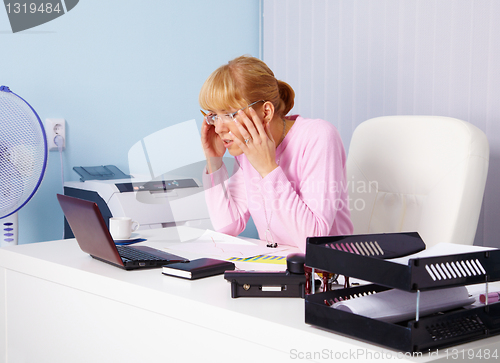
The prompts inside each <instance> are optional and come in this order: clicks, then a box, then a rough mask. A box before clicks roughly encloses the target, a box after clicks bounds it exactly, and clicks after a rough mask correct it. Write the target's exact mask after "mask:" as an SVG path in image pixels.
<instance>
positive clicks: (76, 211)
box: [57, 194, 188, 270]
mask: <svg viewBox="0 0 500 363" xmlns="http://www.w3.org/2000/svg"><path fill="white" fill-rule="evenodd" d="M57 199H58V200H59V204H60V205H61V208H62V210H63V212H64V215H65V216H66V220H67V221H68V224H69V226H70V227H71V230H72V231H73V234H74V235H75V238H76V241H77V242H78V244H79V245H80V248H81V249H82V251H83V252H86V253H88V254H90V255H91V256H92V257H93V258H95V259H97V260H100V261H103V262H107V263H109V264H111V265H114V266H118V267H120V268H123V269H125V270H136V269H144V268H155V267H162V266H163V265H167V264H170V263H174V262H188V260H187V259H185V258H183V257H179V256H176V255H173V254H171V253H167V252H163V251H160V250H158V249H155V248H151V247H147V246H117V245H116V244H115V242H114V241H113V238H112V237H111V234H110V233H109V230H108V228H107V227H106V222H104V218H103V217H102V214H101V211H100V210H99V207H98V206H97V204H96V203H94V202H90V201H88V200H83V199H79V198H74V197H68V196H67V195H61V194H57Z"/></svg>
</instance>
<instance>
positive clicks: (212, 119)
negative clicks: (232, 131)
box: [201, 100, 266, 125]
mask: <svg viewBox="0 0 500 363" xmlns="http://www.w3.org/2000/svg"><path fill="white" fill-rule="evenodd" d="M259 102H266V101H264V100H259V101H255V102H253V103H251V104H249V105H248V106H245V107H243V108H240V109H239V110H238V111H236V112H233V113H228V114H226V115H212V114H208V115H206V114H205V112H203V111H201V113H203V115H205V121H206V122H207V124H209V125H215V122H217V121H222V122H223V123H224V122H230V121H234V118H235V117H236V115H237V114H238V112H239V111H241V110H244V109H245V108H248V107H250V106H253V105H255V104H256V103H259Z"/></svg>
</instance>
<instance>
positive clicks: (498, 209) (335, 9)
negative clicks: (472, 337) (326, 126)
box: [262, 0, 500, 247]
mask: <svg viewBox="0 0 500 363" xmlns="http://www.w3.org/2000/svg"><path fill="white" fill-rule="evenodd" d="M498 19H500V1H498V0H411V1H406V0H263V46H262V48H263V50H262V53H263V60H264V61H265V62H266V63H267V64H268V65H269V66H270V67H271V69H273V71H274V72H275V75H276V77H277V78H279V79H282V80H284V81H286V82H288V83H289V84H290V85H291V86H292V87H293V88H294V89H295V91H296V103H295V107H294V109H293V110H292V112H293V113H298V114H301V115H302V116H304V117H309V118H322V119H325V120H327V121H329V122H331V123H332V124H334V125H335V126H336V127H337V128H338V130H339V132H340V134H341V136H342V139H343V142H344V145H345V148H346V151H347V150H348V149H349V142H350V139H351V136H352V133H353V131H354V129H355V128H356V126H358V125H359V124H360V123H361V122H363V121H365V120H367V119H370V118H373V117H378V116H384V115H403V114H408V115H410V114H419V115H440V116H449V117H455V118H458V119H462V120H464V121H468V122H470V123H472V124H473V125H475V126H477V127H479V128H480V129H481V130H483V131H484V132H485V133H486V135H487V137H488V140H489V143H490V166H489V173H488V181H487V185H486V191H485V198H484V202H483V210H482V213H481V217H480V221H479V225H478V231H477V236H476V241H475V244H476V245H485V246H494V247H500V239H499V238H498V237H499V236H500V22H499V21H498Z"/></svg>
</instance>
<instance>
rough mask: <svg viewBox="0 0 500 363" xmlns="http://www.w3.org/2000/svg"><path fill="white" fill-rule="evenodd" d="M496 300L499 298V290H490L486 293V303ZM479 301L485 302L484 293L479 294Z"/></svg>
mask: <svg viewBox="0 0 500 363" xmlns="http://www.w3.org/2000/svg"><path fill="white" fill-rule="evenodd" d="M498 300H500V291H499V292H490V293H489V294H488V304H490V303H494V302H497V301H498ZM479 301H480V302H481V303H482V304H486V295H485V294H481V295H479Z"/></svg>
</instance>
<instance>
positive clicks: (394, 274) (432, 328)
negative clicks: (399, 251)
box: [305, 234, 500, 352]
mask: <svg viewBox="0 0 500 363" xmlns="http://www.w3.org/2000/svg"><path fill="white" fill-rule="evenodd" d="M361 236H363V238H366V239H370V238H371V239H373V238H377V241H378V243H379V244H380V245H381V247H382V248H384V246H383V239H384V235H383V234H377V235H359V236H356V237H359V238H361ZM350 237H352V236H346V238H350ZM338 238H340V237H332V239H338ZM328 243H330V242H329V239H328V238H326V237H310V238H308V239H307V245H306V265H307V266H309V267H312V268H316V269H321V270H326V271H330V272H333V273H339V274H343V275H346V276H350V277H354V278H358V279H361V280H365V281H370V282H373V283H374V284H369V285H363V286H357V287H352V288H347V289H339V290H334V291H328V292H323V293H317V294H312V295H307V296H306V298H305V322H306V324H310V325H314V326H318V327H321V328H325V329H327V330H331V331H333V332H337V333H341V334H344V335H347V336H351V337H354V338H358V339H362V340H365V341H368V342H371V343H375V344H379V345H382V346H386V347H389V348H393V349H395V350H398V351H406V352H423V351H427V350H434V349H438V348H443V347H449V346H453V345H456V344H460V343H465V342H469V341H473V340H478V339H482V338H486V337H490V336H493V335H498V334H500V303H495V304H490V305H487V306H479V307H475V308H473V307H469V308H460V309H455V310H452V311H448V312H446V313H440V314H434V315H429V316H425V317H421V318H420V319H419V321H418V322H417V321H415V319H413V320H408V321H406V322H402V323H387V322H383V321H380V320H376V319H371V318H367V317H364V316H361V315H357V314H353V313H349V312H345V311H341V310H337V309H333V308H331V307H330V306H328V305H326V304H325V300H326V301H329V300H330V299H333V300H335V298H337V299H339V298H342V299H344V300H345V299H350V298H356V296H362V295H363V294H364V293H368V292H370V293H373V292H380V291H383V290H387V289H390V288H396V289H400V290H404V291H409V292H416V291H417V290H421V291H424V290H432V289H438V288H445V287H452V286H461V285H472V284H477V283H485V282H486V281H488V282H492V281H498V280H500V250H489V251H481V252H471V253H462V254H456V255H448V256H439V257H425V258H416V259H410V260H409V262H408V265H401V264H397V263H394V262H391V261H386V260H383V259H380V258H375V257H373V256H363V255H357V254H353V253H350V252H345V251H339V250H335V249H332V248H328V247H325V246H326V245H327V244H328ZM458 264H460V266H461V267H459V266H458ZM464 265H465V266H466V267H467V269H466V268H465V267H463V266H464ZM438 267H439V269H440V271H443V276H446V278H444V277H443V276H441V274H438V275H439V276H438V275H436V274H435V273H434V272H433V271H434V270H436V269H437V268H438ZM455 268H456V269H457V270H458V271H459V272H460V271H462V272H460V276H459V275H458V273H457V272H456V271H455ZM429 270H430V271H431V273H429ZM452 270H453V271H452ZM432 276H434V278H432ZM438 277H439V278H438Z"/></svg>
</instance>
